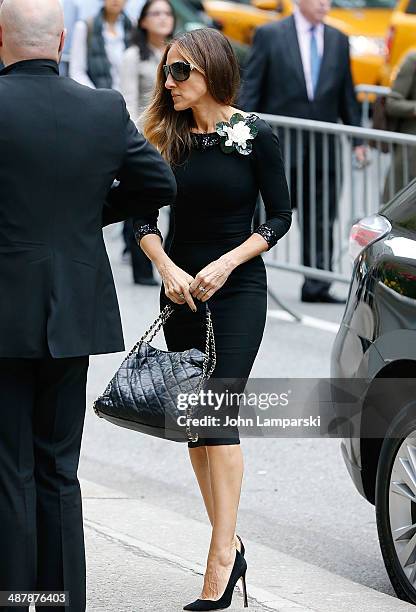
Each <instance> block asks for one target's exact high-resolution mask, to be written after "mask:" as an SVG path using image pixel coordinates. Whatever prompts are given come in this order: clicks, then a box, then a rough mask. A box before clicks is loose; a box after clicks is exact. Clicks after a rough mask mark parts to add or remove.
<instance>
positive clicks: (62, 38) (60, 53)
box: [58, 28, 67, 57]
mask: <svg viewBox="0 0 416 612" xmlns="http://www.w3.org/2000/svg"><path fill="white" fill-rule="evenodd" d="M66 32H67V30H66V28H65V29H64V30H63V31H62V32H61V39H60V41H59V49H58V53H59V57H61V55H62V51H63V50H64V46H65V39H66Z"/></svg>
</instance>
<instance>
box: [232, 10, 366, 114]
mask: <svg viewBox="0 0 416 612" xmlns="http://www.w3.org/2000/svg"><path fill="white" fill-rule="evenodd" d="M239 106H240V107H241V108H242V109H244V110H246V111H253V112H260V113H269V114H271V115H286V116H289V117H300V118H303V119H314V120H318V121H329V122H333V123H336V122H337V121H338V120H339V119H341V120H342V121H343V122H344V123H345V124H348V125H355V126H358V125H360V113H359V108H358V104H357V100H356V97H355V93H354V85H353V82H352V77H351V68H350V54H349V44H348V38H347V37H346V36H345V35H344V34H343V33H342V32H340V31H339V30H336V29H335V28H332V27H330V26H327V25H325V29H324V55H323V58H322V63H321V70H320V74H319V81H318V85H317V90H316V93H315V98H314V100H313V101H310V100H309V99H308V95H307V90H306V83H305V78H304V73H303V66H302V58H301V54H300V49H299V43H298V38H297V34H296V26H295V19H294V17H293V16H290V17H288V18H286V19H283V20H282V21H279V22H277V23H269V24H267V25H265V26H262V27H260V28H258V29H257V31H256V33H255V36H254V41H253V47H252V50H251V53H250V56H249V58H248V62H247V65H246V67H245V70H244V73H243V85H242V90H241V93H240V98H239Z"/></svg>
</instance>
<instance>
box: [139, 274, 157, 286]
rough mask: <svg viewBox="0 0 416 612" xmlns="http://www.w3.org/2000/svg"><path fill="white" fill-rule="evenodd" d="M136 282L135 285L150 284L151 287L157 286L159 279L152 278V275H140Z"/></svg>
mask: <svg viewBox="0 0 416 612" xmlns="http://www.w3.org/2000/svg"><path fill="white" fill-rule="evenodd" d="M134 284H135V285H148V286H149V287H157V286H158V285H159V283H158V282H157V280H156V279H154V278H152V277H151V276H149V277H148V276H139V277H138V278H135V279H134Z"/></svg>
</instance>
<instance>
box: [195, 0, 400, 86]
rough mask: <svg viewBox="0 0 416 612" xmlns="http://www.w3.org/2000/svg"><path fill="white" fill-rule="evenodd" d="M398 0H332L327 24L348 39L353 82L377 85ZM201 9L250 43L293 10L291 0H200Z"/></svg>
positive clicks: (235, 36)
mask: <svg viewBox="0 0 416 612" xmlns="http://www.w3.org/2000/svg"><path fill="white" fill-rule="evenodd" d="M396 3H397V0H332V6H331V11H330V13H329V15H328V17H327V19H326V22H327V23H328V25H332V26H334V27H336V28H338V29H340V30H342V31H343V32H344V33H345V34H346V35H347V36H349V39H350V45H351V61H352V72H353V77H354V82H355V83H356V84H359V83H367V84H373V85H374V84H377V83H378V82H379V78H380V70H381V68H382V65H383V62H384V55H385V35H386V31H387V29H388V26H389V24H390V19H391V15H392V12H393V9H394V7H395V5H396ZM203 6H204V10H205V11H206V13H208V15H209V16H210V17H212V18H213V19H215V21H216V22H218V23H219V24H221V27H222V31H223V32H224V34H225V35H226V36H228V37H229V38H230V39H232V40H236V41H238V42H240V43H244V44H247V45H249V44H251V41H252V38H253V35H254V31H255V29H256V28H257V27H259V26H260V25H263V24H265V23H268V22H269V21H274V20H279V19H282V18H284V17H287V16H288V15H290V14H291V13H292V11H293V1H292V0H251V1H250V0H240V1H237V2H232V1H229V0H203Z"/></svg>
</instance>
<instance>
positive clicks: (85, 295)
mask: <svg viewBox="0 0 416 612" xmlns="http://www.w3.org/2000/svg"><path fill="white" fill-rule="evenodd" d="M0 100H1V112H0V357H24V358H39V357H44V356H45V355H47V354H48V351H50V353H51V354H52V356H54V357H74V356H81V355H91V354H96V353H108V352H113V351H121V350H123V349H124V343H123V336H122V330H121V322H120V314H119V309H118V303H117V296H116V292H115V287H114V282H113V277H112V273H111V268H110V264H109V261H108V257H107V253H106V249H105V246H104V241H103V235H102V225H103V224H106V223H109V222H113V221H115V220H119V219H122V218H127V217H129V216H134V215H136V214H137V215H138V214H142V213H143V212H155V211H156V210H157V209H158V208H159V207H161V206H164V205H167V204H171V203H172V202H173V201H174V198H175V195H176V183H175V179H174V176H173V174H172V172H171V170H170V168H169V167H168V165H167V164H166V163H165V162H164V161H163V159H162V158H161V157H160V155H159V154H158V153H157V151H156V150H155V149H154V148H153V147H152V146H151V145H150V144H149V143H147V141H146V140H145V139H144V138H143V136H141V135H139V133H138V132H137V129H136V127H135V126H134V124H133V122H132V121H131V120H130V118H129V115H128V112H127V110H126V105H125V102H124V99H123V97H122V96H121V95H120V94H119V93H117V92H114V91H111V90H104V89H102V90H93V89H89V88H87V87H83V86H82V85H79V84H78V83H75V82H74V81H72V80H71V79H69V78H63V77H59V76H58V65H57V64H56V63H55V62H53V61H50V60H28V61H23V62H18V63H16V64H13V65H11V66H8V67H7V68H5V69H4V70H3V71H2V73H1V74H0ZM116 178H117V179H118V180H119V181H120V184H119V187H118V188H116V189H113V190H111V193H110V187H111V185H112V183H113V181H114V179H116ZM106 199H107V204H108V208H106V209H105V213H103V206H104V202H105V201H106ZM103 219H104V220H103Z"/></svg>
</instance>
